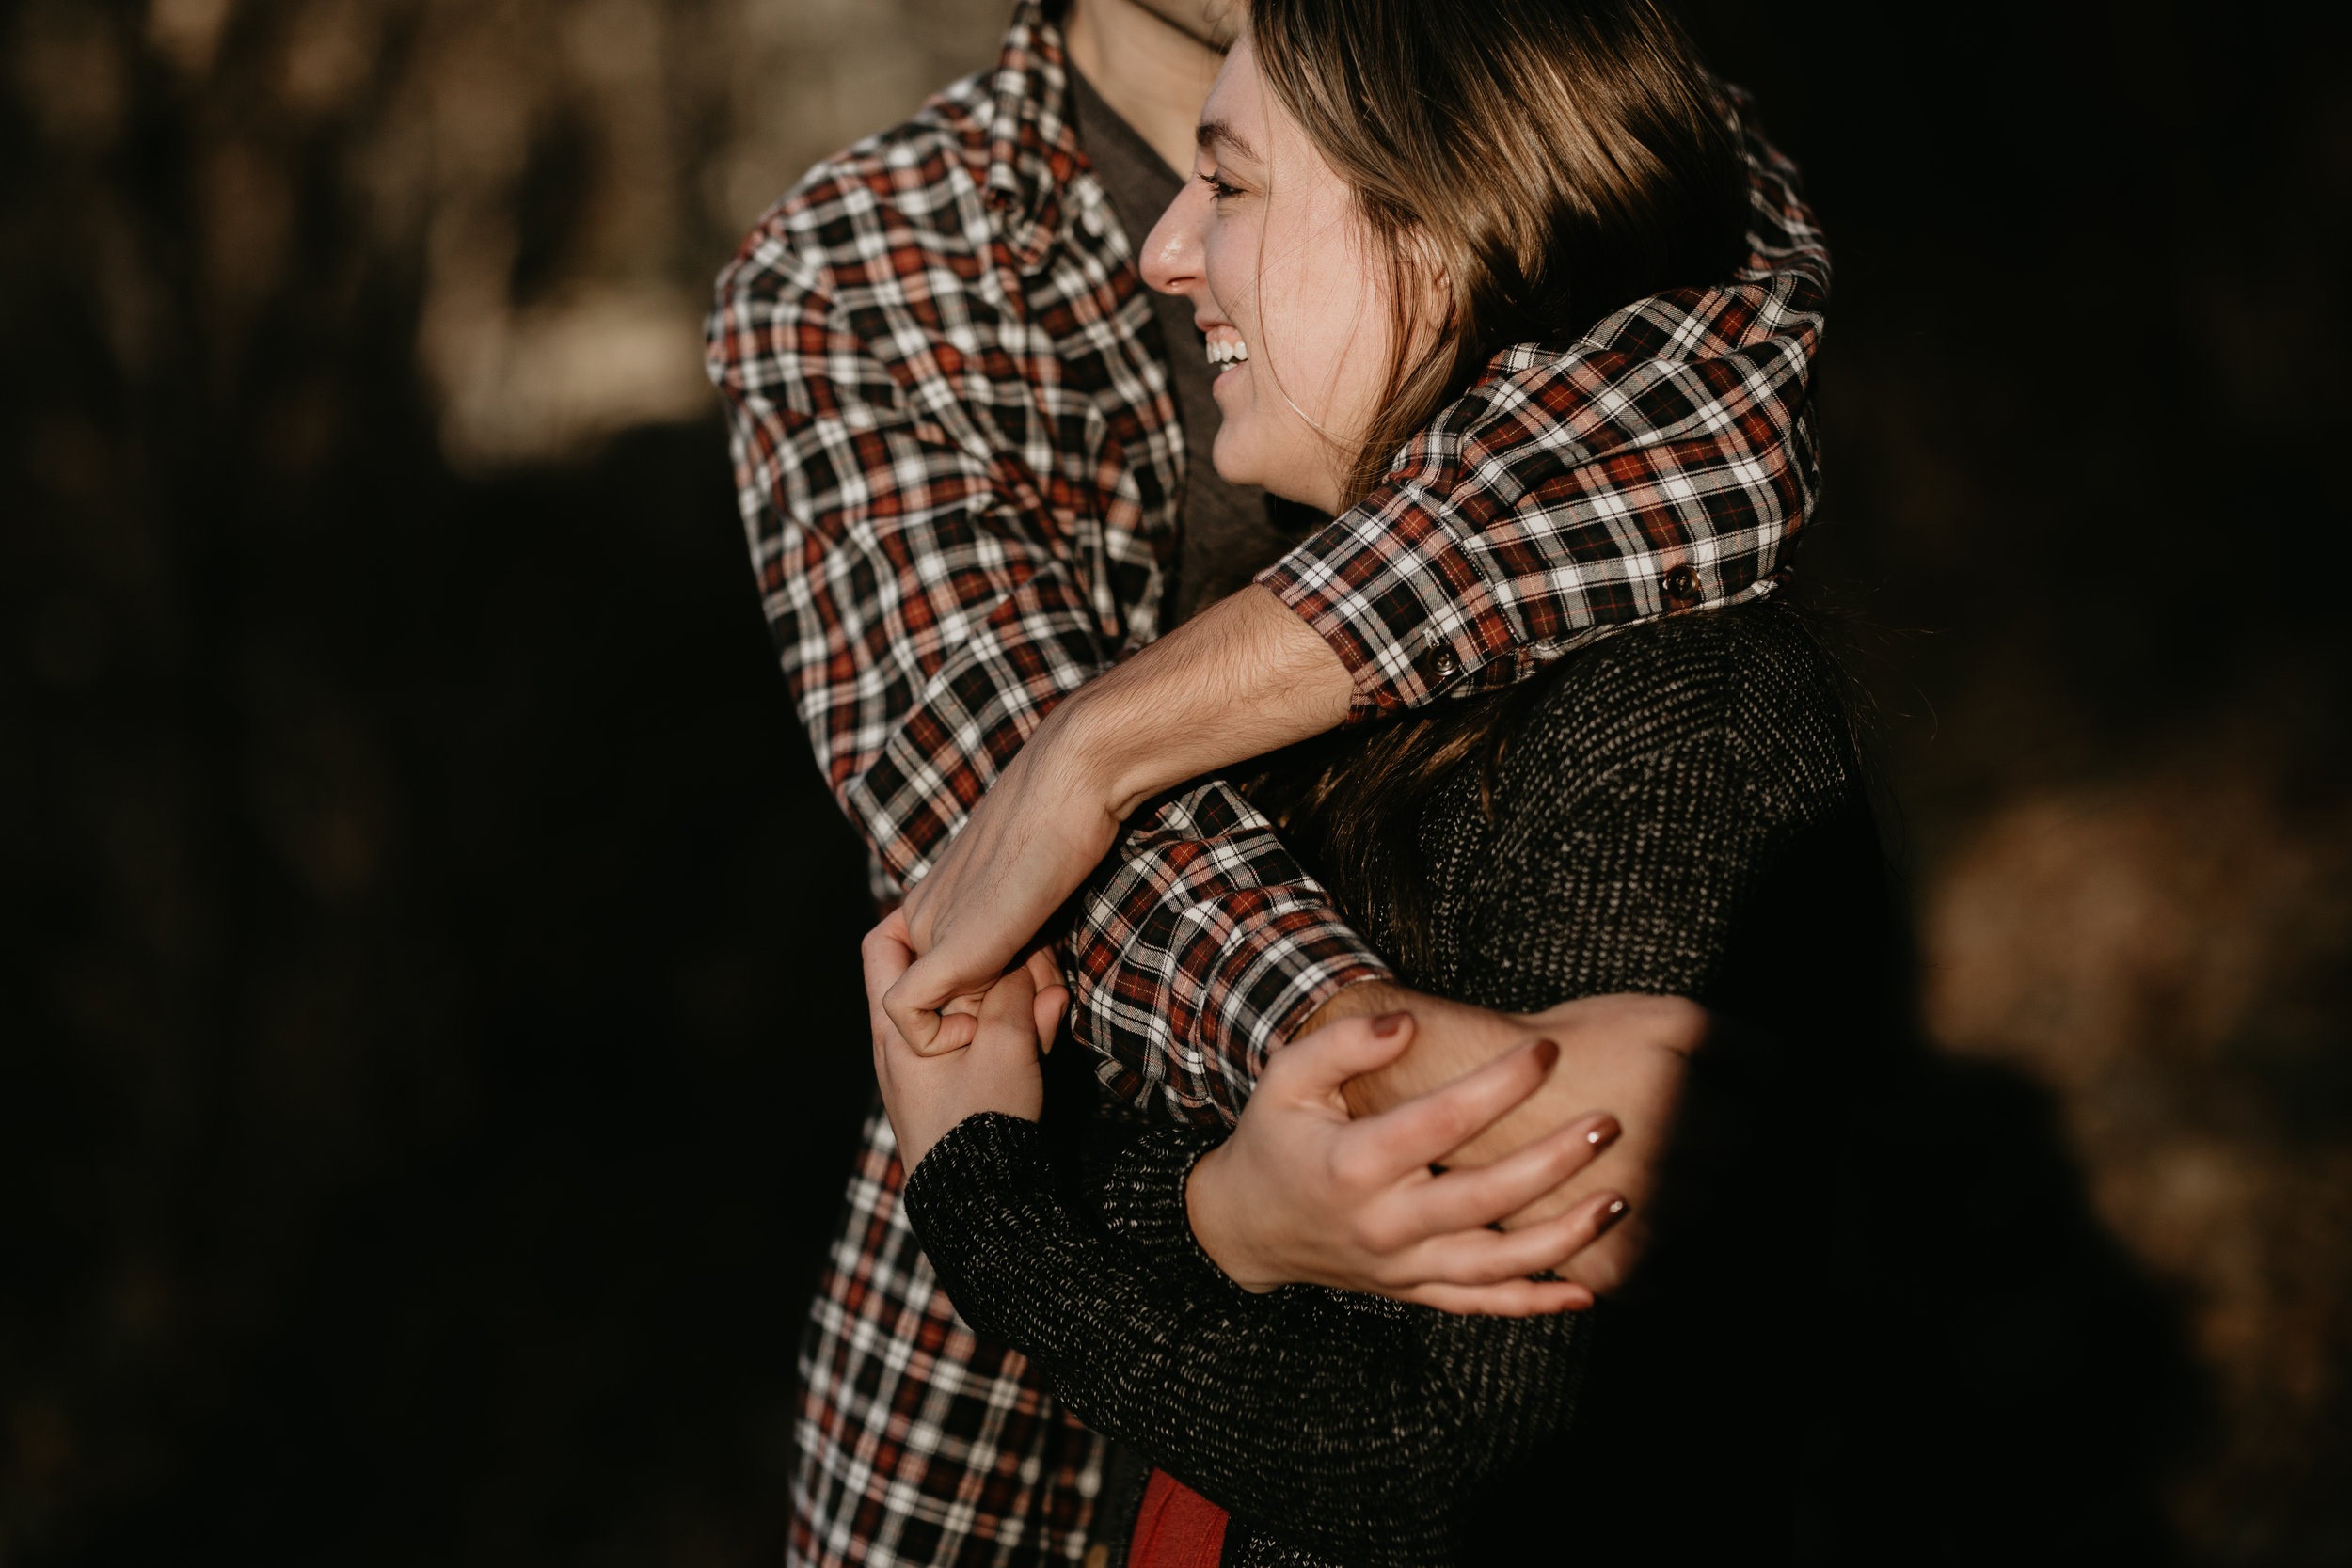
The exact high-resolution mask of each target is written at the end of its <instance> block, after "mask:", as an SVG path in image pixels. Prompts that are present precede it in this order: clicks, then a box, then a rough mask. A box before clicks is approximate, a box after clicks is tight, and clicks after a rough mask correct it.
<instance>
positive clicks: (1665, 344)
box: [1258, 92, 1829, 722]
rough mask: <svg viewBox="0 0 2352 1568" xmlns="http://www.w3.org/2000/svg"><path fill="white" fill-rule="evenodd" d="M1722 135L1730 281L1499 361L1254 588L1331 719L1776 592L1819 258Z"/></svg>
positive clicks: (1810, 464) (1772, 189) (1514, 673)
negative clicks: (1324, 666)
mask: <svg viewBox="0 0 2352 1568" xmlns="http://www.w3.org/2000/svg"><path fill="white" fill-rule="evenodd" d="M1732 100H1733V103H1734V105H1735V108H1736V109H1743V108H1744V103H1745V100H1744V99H1743V98H1742V97H1741V96H1740V95H1739V94H1737V93H1736V92H1735V93H1733V94H1732ZM1742 135H1743V136H1744V138H1745V142H1746V147H1747V154H1748V167H1749V185H1750V192H1751V197H1750V213H1751V221H1750V225H1749V248H1750V255H1749V257H1748V259H1747V262H1746V264H1745V265H1744V266H1743V267H1742V268H1741V269H1740V272H1739V273H1738V274H1737V275H1736V276H1735V277H1733V278H1732V279H1731V280H1730V281H1729V282H1727V283H1725V284H1724V285H1722V286H1720V287H1717V288H1713V289H1707V290H1699V289H1690V290H1682V291H1677V292H1676V293H1668V294H1661V295H1658V296H1656V297H1654V298H1650V299H1645V300H1642V301H1640V302H1638V303H1636V304H1634V305H1632V306H1629V307H1628V308H1627V309H1623V310H1620V311H1618V312H1617V313H1615V314H1614V315H1612V316H1610V317H1608V318H1607V319H1605V320H1603V321H1602V322H1600V323H1599V324H1597V325H1596V326H1595V327H1594V328H1593V329H1592V331H1590V332H1589V333H1587V334H1586V335H1585V337H1584V338H1583V339H1581V340H1580V341H1578V342H1577V343H1576V344H1574V345H1572V346H1571V347H1570V348H1568V349H1567V350H1565V351H1554V350H1547V349H1542V348H1538V347H1535V346H1534V345H1526V344H1523V345H1519V346H1518V347H1514V348H1511V349H1508V350H1505V351H1504V352H1503V353H1502V355H1500V356H1497V358H1496V359H1495V361H1494V362H1493V363H1492V364H1490V365H1489V366H1488V368H1487V371H1486V375H1485V376H1484V377H1483V378H1482V379H1481V380H1480V381H1479V382H1478V384H1477V385H1475V386H1474V387H1472V388H1470V391H1469V392H1468V393H1467V394H1466V395H1465V396H1464V397H1463V398H1462V400H1461V401H1460V402H1458V403H1456V404H1454V405H1453V406H1452V407H1450V408H1448V409H1447V410H1445V412H1444V413H1443V414H1441V415H1440V416H1439V417H1438V420H1437V421H1436V422H1435V423H1434V424H1433V425H1432V426H1431V427H1430V429H1428V430H1426V431H1424V432H1423V433H1422V435H1421V436H1417V437H1415V439H1414V440H1413V441H1412V442H1410V443H1408V444H1407V446H1406V448H1405V449H1404V451H1402V452H1400V453H1399V455H1398V458H1397V461H1396V463H1395V464H1394V465H1392V466H1391V468H1390V470H1389V473H1388V475H1387V476H1386V478H1385V479H1384V480H1383V482H1382V483H1381V484H1380V485H1379V486H1378V487H1376V488H1375V490H1374V491H1373V493H1372V494H1371V495H1370V496H1369V497H1367V498H1366V499H1365V500H1364V501H1363V503H1362V504H1361V505H1359V506H1358V507H1356V508H1355V509H1354V510H1353V511H1351V512H1349V513H1347V514H1345V515H1343V516H1341V517H1338V518H1336V519H1334V520H1333V521H1332V523H1331V524H1330V525H1329V526H1328V527H1327V528H1326V529H1324V530H1322V531H1320V532H1318V533H1317V534H1315V535H1314V536H1313V537H1312V538H1311V539H1309V540H1307V541H1306V542H1305V543H1304V544H1303V545H1301V546H1299V547H1298V548H1296V549H1295V550H1294V551H1292V552H1291V553H1290V554H1289V555H1288V556H1286V557H1284V558H1283V559H1282V560H1281V561H1280V562H1277V563H1276V564H1275V565H1273V566H1272V567H1269V568H1268V569H1267V570H1266V571H1265V572H1264V573H1263V574H1261V575H1260V577H1259V578H1258V580H1259V581H1260V582H1261V583H1263V584H1264V585H1265V586H1266V587H1267V588H1269V589H1271V590H1272V591H1273V592H1274V594H1276V595H1277V596H1278V597H1279V598H1280V599H1281V600H1282V602H1283V603H1285V604H1287V605H1289V606H1290V607H1291V609H1292V610H1295V611H1296V612H1297V614H1298V615H1299V617H1300V618H1301V619H1303V620H1305V621H1306V622H1307V623H1308V624H1309V625H1310V626H1313V627H1314V628H1315V630H1316V631H1317V632H1318V633H1320V634H1321V635H1322V636H1323V637H1324V639H1325V640H1326V641H1328V642H1329V643H1330V644H1331V646H1332V648H1333V650H1334V651H1335V652H1337V653H1338V654H1339V656H1340V657H1341V659H1342V660H1343V662H1345V664H1346V665H1347V668H1348V671H1349V673H1350V674H1351V675H1352V676H1353V677H1354V679H1355V687H1356V691H1355V701H1354V704H1353V706H1352V710H1351V713H1350V716H1349V718H1350V721H1351V722H1354V721H1358V720H1361V719H1365V718H1369V717H1372V716H1375V715H1377V714H1382V713H1392V712H1398V711H1402V710H1405V709H1409V708H1413V707H1418V706H1420V705H1422V704H1424V703H1427V702H1429V701H1431V700H1433V699H1434V698H1436V697H1438V696H1439V695H1453V696H1463V695H1469V694H1470V693H1473V692H1479V691H1486V690H1492V689H1496V688H1499V687H1503V686H1508V685H1510V684H1511V683H1513V682H1514V681H1517V680H1519V679H1521V678H1524V676H1525V675H1526V674H1527V673H1529V672H1530V671H1531V670H1533V669H1534V668H1536V667H1538V666H1540V665H1542V664H1544V663H1547V662H1549V660H1550V659H1552V658H1554V657H1558V656H1559V655H1560V654H1562V653H1565V652H1566V651H1568V650H1569V649H1571V648H1573V647H1575V646H1577V645H1578V644H1579V643H1581V642H1582V641H1588V640H1589V639H1590V638H1592V637H1595V636H1598V635H1601V634H1603V633H1605V632H1607V631H1609V630H1613V629H1615V628H1617V627H1619V626H1625V625H1628V624H1630V623H1632V622H1635V621H1639V620H1643V619H1646V618H1648V617H1651V616H1656V615H1661V614H1665V613H1669V612H1671V611H1676V610H1693V609H1699V608H1702V607H1707V606H1713V605H1721V604H1728V603H1734V602H1737V601H1739V600H1740V599H1744V598H1750V597H1755V596H1757V595H1760V594H1767V593H1770V592H1771V591H1772V588H1773V587H1774V586H1775V585H1776V583H1777V582H1778V580H1779V574H1780V573H1781V571H1782V570H1783V567H1784V560H1783V558H1784V556H1785V555H1786V553H1787V550H1788V546H1789V544H1790V542H1791V541H1792V540H1793V539H1794V537H1795V535H1796V532H1797V531H1798V529H1799V528H1800V526H1801V525H1802V524H1803V522H1804V519H1805V517H1806V516H1807V515H1809V514H1810V513H1811V511H1812V508H1813V504H1814V501H1815V499H1816V497H1817V495H1818V493H1819V490H1820V445H1819V439H1818V436H1817V434H1816V432H1815V428H1814V419H1813V412H1812V405H1811V375H1812V363H1813V357H1814V355H1815V353H1816V351H1817V350H1818V348H1819V346H1820V335H1821V330H1822V325H1823V320H1824V313H1825V311H1826V309H1827V305H1828V295H1829V255H1828V251H1827V249H1826V247H1825V246H1824V245H1823V243H1822V240H1821V236H1820V230H1819V229H1818V228H1817V227H1816V226H1815V224H1814V221H1813V215H1812V214H1811V212H1810V211H1809V210H1808V209H1807V207H1806V206H1805V204H1804V198H1802V196H1801V195H1800V194H1799V192H1798V189H1797V183H1796V169H1795V167H1794V166H1793V165H1791V164H1790V163H1789V162H1788V160H1787V159H1786V158H1784V157H1782V156H1781V155H1780V154H1779V153H1778V152H1777V151H1775V150H1773V149H1772V147H1771V146H1770V145H1769V144H1768V143H1766V142H1765V141H1764V140H1763V139H1762V138H1761V137H1760V136H1758V135H1756V134H1755V133H1754V132H1753V131H1752V130H1750V129H1748V128H1747V127H1746V126H1745V125H1744V123H1743V125H1742Z"/></svg>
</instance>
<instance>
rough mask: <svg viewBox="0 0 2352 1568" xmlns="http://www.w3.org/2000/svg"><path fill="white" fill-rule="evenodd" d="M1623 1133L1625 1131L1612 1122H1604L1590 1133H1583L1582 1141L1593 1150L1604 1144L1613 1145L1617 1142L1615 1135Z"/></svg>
mask: <svg viewBox="0 0 2352 1568" xmlns="http://www.w3.org/2000/svg"><path fill="white" fill-rule="evenodd" d="M1624 1131H1625V1129H1624V1128H1622V1127H1619V1126H1618V1125H1617V1124H1616V1123H1615V1122H1614V1121H1604V1122H1602V1123H1601V1124H1600V1125H1599V1126H1598V1127H1596V1128H1594V1129H1593V1130H1592V1131H1591V1132H1587V1133H1585V1134H1584V1141H1585V1142H1586V1143H1588V1144H1591V1145H1592V1146H1593V1147H1594V1148H1600V1147H1601V1146H1602V1145H1604V1144H1613V1143H1615V1142H1616V1141H1617V1134H1618V1133H1620V1132H1624Z"/></svg>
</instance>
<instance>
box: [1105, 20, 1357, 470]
mask: <svg viewBox="0 0 2352 1568" xmlns="http://www.w3.org/2000/svg"><path fill="white" fill-rule="evenodd" d="M1194 172H1195V173H1196V175H1197V176H1198V178H1196V179H1194V180H1192V181H1189V182H1186V184H1185V187H1184V192H1183V194H1181V195H1179V196H1178V197H1177V198H1176V199H1175V201H1174V202H1173V203H1171V204H1170V205H1169V207H1168V212H1167V213H1166V214H1164V215H1163V216H1162V217H1161V218H1160V221H1159V222H1158V224H1157V225H1155V226H1154V227H1153V228H1152V233H1151V236H1150V237H1149V238H1148V239H1147V240H1146V241H1145V242H1144V257H1143V277H1144V280H1145V281H1146V282H1148V283H1150V284H1151V285H1152V287H1153V288H1155V289H1158V290H1160V291H1161V292H1162V293H1172V294H1182V295H1184V297H1185V298H1186V299H1188V300H1190V301H1191V302H1192V307H1193V324H1194V325H1196V326H1198V327H1200V329H1201V330H1202V331H1203V332H1204V333H1206V334H1207V337H1208V345H1207V353H1208V356H1209V362H1210V363H1211V364H1212V365H1213V366H1222V367H1223V369H1222V370H1221V372H1220V373H1219V374H1218V375H1217V378H1216V386H1215V389H1216V405H1217V409H1218V411H1219V412H1220V413H1221V414H1222V415H1223V416H1224V419H1223V422H1222V424H1221V425H1220V427H1219V429H1218V431H1217V436H1216V471H1217V472H1218V473H1219V474H1221V475H1223V476H1224V477H1225V478H1226V479H1228V480H1230V481H1232V483H1236V484H1257V485H1263V487H1264V488H1266V489H1268V490H1271V491H1273V492H1274V493H1275V494H1276V495H1278V496H1284V497H1287V498H1289V499H1292V500H1296V501H1304V502H1306V503H1307V504H1308V505H1310V506H1315V507H1320V508H1322V509H1323V510H1324V511H1327V512H1332V511H1337V510H1338V508H1339V502H1340V499H1341V497H1342V493H1343V487H1344V485H1345V483H1346V474H1347V470H1348V467H1349V465H1350V464H1351V463H1352V462H1353V461H1354V459H1355V456H1356V452H1357V449H1358V447H1359V445H1360V444H1361V441H1362V437H1363V433H1364V432H1365V430H1366V429H1368V428H1369V427H1370V424H1371V421H1372V416H1373V413H1374V412H1375V404H1376V403H1377V402H1378V399H1379V396H1380V392H1381V390H1382V388H1383V387H1384V386H1385V385H1386V383H1387V380H1388V374H1389V370H1390V365H1391V338H1392V336H1393V333H1392V329H1391V317H1390V309H1389V301H1388V285H1387V270H1386V268H1385V267H1384V266H1382V265H1381V264H1380V263H1379V261H1378V260H1377V258H1375V255H1374V254H1373V246H1372V245H1370V244H1369V243H1368V241H1367V238H1366V236H1365V234H1364V232H1363V226H1362V224H1361V223H1360V222H1359V218H1358V214H1357V208H1356V199H1355V196H1354V193H1353V192H1351V191H1350V190H1349V189H1348V187H1347V185H1346V184H1345V182H1343V181H1342V180H1341V179H1340V177H1339V176H1338V175H1336V174H1334V173H1333V172H1332V171H1331V168H1330V166H1328V165H1327V164H1326V163H1325V162H1324V161H1323V157H1322V155H1321V154H1320V153H1318V152H1317V151H1316V150H1315V149H1314V147H1313V145H1312V144H1311V143H1310V142H1309V141H1308V140H1307V138H1306V136H1305V135H1303V134H1302V133H1301V132H1300V131H1299V129H1298V127H1297V125H1296V124H1295V122H1294V121H1293V120H1292V119H1291V118H1290V116H1289V115H1288V114H1286V113H1285V112H1283V109H1282V107H1281V105H1280V104H1279V103H1278V102H1276V100H1275V99H1274V97H1273V96H1272V94H1270V93H1269V92H1268V91H1267V90H1266V88H1265V86H1264V82H1263V78H1262V77H1261V76H1260V75H1259V72H1258V61H1257V56H1256V55H1255V54H1254V53H1252V51H1251V48H1250V43H1249V40H1248V36H1247V35H1246V34H1245V35H1244V36H1243V38H1242V39H1241V40H1240V41H1239V42H1237V43H1235V44H1234V45H1233V49H1232V53H1231V54H1230V55H1227V56H1226V60H1225V68H1224V70H1223V71H1220V72H1218V74H1217V78H1216V87H1214V88H1213V89H1212V90H1211V91H1210V93H1209V101H1208V103H1206V104H1204V105H1203V106H1202V108H1201V112H1200V151H1199V154H1198V157H1197V159H1196V162H1195V166H1194ZM1171 346H1172V347H1174V348H1175V349H1176V351H1177V352H1179V353H1182V352H1184V347H1183V345H1171ZM1318 427H1319V428H1318Z"/></svg>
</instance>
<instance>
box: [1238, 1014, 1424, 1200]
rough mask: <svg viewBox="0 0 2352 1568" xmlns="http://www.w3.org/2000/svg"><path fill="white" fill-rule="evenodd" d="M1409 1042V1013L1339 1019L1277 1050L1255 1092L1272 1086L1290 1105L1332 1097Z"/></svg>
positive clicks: (1387, 1061) (1390, 1059) (1391, 1058)
mask: <svg viewBox="0 0 2352 1568" xmlns="http://www.w3.org/2000/svg"><path fill="white" fill-rule="evenodd" d="M1412 1043H1413V1015H1412V1014H1410V1013H1388V1014H1385V1015H1383V1016H1381V1017H1379V1018H1343V1019H1341V1020H1339V1021H1338V1022H1334V1023H1327V1024H1325V1025H1324V1026H1323V1027H1322V1028H1320V1029H1317V1030H1316V1031H1314V1033H1312V1034H1311V1035H1301V1036H1300V1037H1298V1038H1297V1039H1295V1040H1293V1041H1292V1042H1291V1043H1290V1044H1288V1045H1286V1046H1284V1047H1283V1048H1282V1049H1281V1050H1279V1051H1278V1052H1276V1053H1274V1056H1273V1059H1272V1060H1271V1061H1269V1062H1268V1063H1267V1064H1266V1069H1265V1072H1264V1075H1263V1077H1262V1078H1261V1079H1260V1080H1259V1083H1258V1092H1259V1093H1260V1094H1263V1093H1264V1092H1265V1091H1266V1090H1267V1089H1268V1088H1272V1089H1273V1090H1274V1091H1275V1093H1276V1095H1277V1096H1278V1098H1279V1099H1280V1100H1281V1101H1288V1102H1291V1103H1299V1102H1312V1103H1321V1102H1323V1101H1329V1100H1334V1099H1336V1097H1337V1096H1338V1094H1339V1092H1340V1086H1341V1085H1343V1084H1345V1083H1346V1082H1347V1081H1348V1080H1349V1079H1350V1078H1356V1077H1360V1076H1361V1075H1362V1074H1364V1073H1367V1072H1376V1071H1378V1070H1379V1069H1382V1068H1384V1067H1387V1066H1388V1065H1389V1064H1390V1063H1391V1062H1393V1061H1395V1060H1396V1059H1397V1058H1398V1057H1399V1056H1401V1055H1403V1054H1404V1053H1405V1048H1406V1046H1408V1045H1410V1044H1412ZM1427 1163H1428V1162H1427V1161H1423V1162H1422V1164H1427Z"/></svg>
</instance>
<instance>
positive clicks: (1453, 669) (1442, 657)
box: [1429, 648, 1462, 681]
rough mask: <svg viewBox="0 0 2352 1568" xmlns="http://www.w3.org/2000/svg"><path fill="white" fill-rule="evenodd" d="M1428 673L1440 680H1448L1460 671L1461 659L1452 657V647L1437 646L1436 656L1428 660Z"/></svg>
mask: <svg viewBox="0 0 2352 1568" xmlns="http://www.w3.org/2000/svg"><path fill="white" fill-rule="evenodd" d="M1429 669H1430V673H1433V674H1435V675H1436V676H1437V677H1438V679H1439V680H1441V681H1450V680H1452V679H1453V678H1454V676H1456V675H1458V674H1460V673H1462V661H1461V660H1460V659H1458V658H1455V657H1454V650H1453V649H1452V648H1439V649H1438V657H1435V658H1433V659H1431V660H1430V661H1429Z"/></svg>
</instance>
